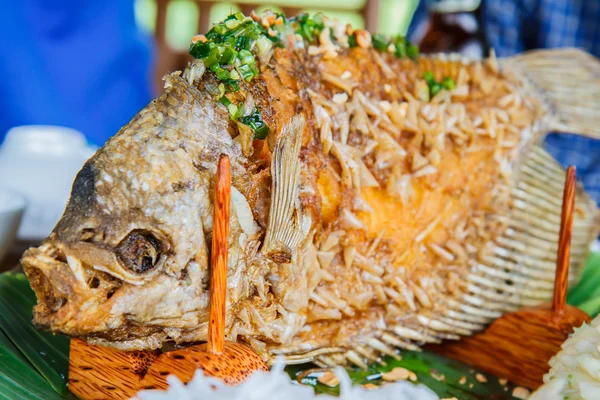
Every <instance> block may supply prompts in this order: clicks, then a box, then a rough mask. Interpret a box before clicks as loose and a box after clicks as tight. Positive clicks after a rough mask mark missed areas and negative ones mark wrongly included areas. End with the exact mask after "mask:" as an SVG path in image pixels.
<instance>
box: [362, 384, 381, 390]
mask: <svg viewBox="0 0 600 400" xmlns="http://www.w3.org/2000/svg"><path fill="white" fill-rule="evenodd" d="M362 387H364V388H365V389H369V390H373V389H377V388H378V386H377V385H373V384H372V383H365V384H364V385H362Z"/></svg>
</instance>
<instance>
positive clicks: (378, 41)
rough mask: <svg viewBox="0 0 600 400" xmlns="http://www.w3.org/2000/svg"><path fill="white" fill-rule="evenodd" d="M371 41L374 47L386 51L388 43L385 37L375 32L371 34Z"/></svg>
mask: <svg viewBox="0 0 600 400" xmlns="http://www.w3.org/2000/svg"><path fill="white" fill-rule="evenodd" d="M371 43H373V47H374V48H376V49H377V50H381V51H386V50H387V48H388V46H389V45H390V43H389V42H388V40H387V38H386V37H385V36H384V35H382V34H379V33H376V34H374V35H373V36H371Z"/></svg>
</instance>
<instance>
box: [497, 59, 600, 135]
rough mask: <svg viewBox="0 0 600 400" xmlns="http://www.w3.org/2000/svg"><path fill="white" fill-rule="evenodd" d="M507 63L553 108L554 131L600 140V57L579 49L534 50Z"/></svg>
mask: <svg viewBox="0 0 600 400" xmlns="http://www.w3.org/2000/svg"><path fill="white" fill-rule="evenodd" d="M503 66H504V67H510V69H511V70H513V71H514V72H516V73H518V74H519V75H520V76H522V77H524V78H525V79H526V81H528V83H529V84H531V85H532V86H533V88H534V89H536V90H537V91H539V92H541V94H542V97H543V99H544V100H546V102H547V103H548V106H549V108H550V117H551V118H550V121H549V122H550V123H549V126H548V128H549V130H550V131H557V132H564V133H573V134H579V135H583V136H588V137H592V138H595V139H600V113H599V112H598V107H599V105H600V60H599V59H597V58H596V57H594V56H593V55H591V54H589V53H586V52H585V51H583V50H579V49H575V48H564V49H549V50H534V51H529V52H526V53H524V54H521V55H518V56H515V57H511V58H508V59H506V60H504V65H503Z"/></svg>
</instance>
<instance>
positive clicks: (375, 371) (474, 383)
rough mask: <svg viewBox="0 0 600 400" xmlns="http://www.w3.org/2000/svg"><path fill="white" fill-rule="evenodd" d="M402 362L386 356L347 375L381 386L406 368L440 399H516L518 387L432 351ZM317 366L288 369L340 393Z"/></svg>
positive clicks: (407, 355) (408, 354)
mask: <svg viewBox="0 0 600 400" xmlns="http://www.w3.org/2000/svg"><path fill="white" fill-rule="evenodd" d="M401 355H402V359H401V360H396V359H394V358H391V357H386V358H384V360H383V363H381V364H374V365H371V366H370V367H369V369H368V370H366V371H365V370H360V369H349V370H348V375H349V376H350V379H352V382H353V383H354V384H356V385H365V384H368V383H370V384H374V385H376V386H380V385H382V384H384V383H385V382H384V381H382V379H381V374H382V373H384V372H388V371H391V370H392V369H394V368H396V367H403V368H406V369H408V370H409V371H412V372H414V373H415V375H417V380H416V381H415V383H422V384H424V385H425V386H427V387H428V388H430V389H431V390H433V391H434V392H435V393H436V394H437V395H438V396H439V397H440V398H442V399H444V398H453V397H456V398H457V399H461V400H482V399H496V400H503V399H513V398H514V397H512V391H513V389H514V388H515V387H516V385H513V384H511V383H508V382H504V381H503V382H502V383H500V381H499V379H498V378H496V377H494V376H492V375H489V374H485V373H480V372H478V371H475V370H473V369H471V368H469V367H468V366H466V365H464V364H462V363H460V362H458V361H455V360H450V359H448V358H445V357H442V356H439V355H437V354H434V353H432V352H430V351H423V352H417V351H403V352H402V354H401ZM313 368H314V366H313V365H312V364H308V365H297V366H292V367H288V368H287V369H286V371H287V372H288V374H289V375H290V377H292V378H293V379H296V380H298V381H299V382H300V383H303V384H305V385H311V386H313V387H314V388H315V392H317V393H324V394H330V395H338V394H339V386H337V387H329V386H326V385H323V384H321V383H320V382H319V381H318V380H317V373H307V372H310V371H311V370H312V369H313Z"/></svg>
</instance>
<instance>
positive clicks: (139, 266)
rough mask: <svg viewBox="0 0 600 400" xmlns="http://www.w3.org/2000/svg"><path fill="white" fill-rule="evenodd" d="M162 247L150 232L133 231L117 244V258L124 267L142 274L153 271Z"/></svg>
mask: <svg viewBox="0 0 600 400" xmlns="http://www.w3.org/2000/svg"><path fill="white" fill-rule="evenodd" d="M161 253H162V245H161V242H160V240H159V239H157V238H156V236H155V235H153V234H152V233H151V232H148V231H146V230H141V229H135V230H133V231H131V232H129V234H128V235H127V236H126V237H125V238H124V239H123V240H122V241H121V243H119V245H118V247H117V257H118V258H119V261H120V262H121V264H123V266H124V267H126V268H128V269H129V270H131V271H132V272H134V273H137V274H143V273H145V272H148V271H150V270H151V269H153V268H154V267H155V266H156V265H157V263H158V261H159V260H160V258H161Z"/></svg>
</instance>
